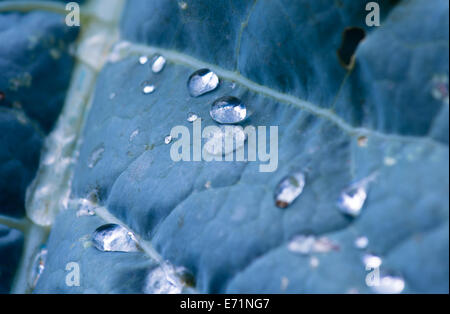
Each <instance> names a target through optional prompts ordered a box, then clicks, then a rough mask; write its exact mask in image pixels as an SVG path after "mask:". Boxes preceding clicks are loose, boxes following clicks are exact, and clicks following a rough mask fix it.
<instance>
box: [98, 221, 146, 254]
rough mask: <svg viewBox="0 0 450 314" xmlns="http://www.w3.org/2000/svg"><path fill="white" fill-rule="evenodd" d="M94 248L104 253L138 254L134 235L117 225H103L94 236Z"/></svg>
mask: <svg viewBox="0 0 450 314" xmlns="http://www.w3.org/2000/svg"><path fill="white" fill-rule="evenodd" d="M92 242H93V243H94V246H95V247H96V248H97V249H98V250H100V251H104V252H138V251H139V246H138V244H137V241H136V238H135V236H134V234H133V233H132V232H130V231H128V230H127V229H125V228H124V227H122V226H119V225H116V224H106V225H103V226H101V227H99V228H97V230H95V231H94V233H93V234H92Z"/></svg>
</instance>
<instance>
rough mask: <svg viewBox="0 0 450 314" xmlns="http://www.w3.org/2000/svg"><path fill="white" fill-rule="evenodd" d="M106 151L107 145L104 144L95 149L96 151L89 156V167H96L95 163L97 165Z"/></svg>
mask: <svg viewBox="0 0 450 314" xmlns="http://www.w3.org/2000/svg"><path fill="white" fill-rule="evenodd" d="M104 152H105V147H104V146H103V144H101V145H100V146H98V147H97V148H96V149H94V151H93V152H92V153H91V155H90V156H89V162H88V167H89V168H91V169H92V168H94V167H95V165H97V163H98V162H99V161H100V159H102V157H103V153H104Z"/></svg>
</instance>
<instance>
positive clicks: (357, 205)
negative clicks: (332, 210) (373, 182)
mask: <svg viewBox="0 0 450 314" xmlns="http://www.w3.org/2000/svg"><path fill="white" fill-rule="evenodd" d="M366 198H367V191H366V187H365V185H359V186H353V187H351V188H349V189H347V190H345V191H343V192H342V193H341V196H340V198H339V201H338V206H339V209H340V210H341V212H342V213H344V214H346V215H349V216H352V217H357V216H359V214H360V213H361V209H362V208H363V206H364V203H365V201H366Z"/></svg>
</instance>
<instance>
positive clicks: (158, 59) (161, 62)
mask: <svg viewBox="0 0 450 314" xmlns="http://www.w3.org/2000/svg"><path fill="white" fill-rule="evenodd" d="M165 65H166V58H164V57H163V56H155V57H153V63H152V71H153V73H160V72H161V71H162V70H164V66H165Z"/></svg>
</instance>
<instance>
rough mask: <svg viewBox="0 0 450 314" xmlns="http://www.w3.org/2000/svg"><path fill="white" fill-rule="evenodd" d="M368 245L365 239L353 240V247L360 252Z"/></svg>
mask: <svg viewBox="0 0 450 314" xmlns="http://www.w3.org/2000/svg"><path fill="white" fill-rule="evenodd" d="M368 245H369V239H368V238H367V237H364V236H363V237H358V238H356V240H355V247H356V248H357V249H360V250H364V249H366V248H367V246H368Z"/></svg>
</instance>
